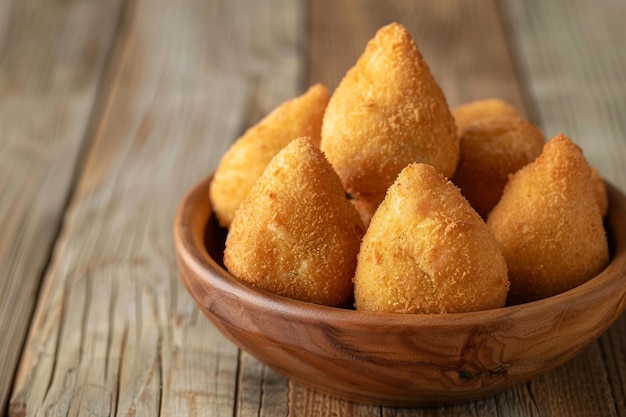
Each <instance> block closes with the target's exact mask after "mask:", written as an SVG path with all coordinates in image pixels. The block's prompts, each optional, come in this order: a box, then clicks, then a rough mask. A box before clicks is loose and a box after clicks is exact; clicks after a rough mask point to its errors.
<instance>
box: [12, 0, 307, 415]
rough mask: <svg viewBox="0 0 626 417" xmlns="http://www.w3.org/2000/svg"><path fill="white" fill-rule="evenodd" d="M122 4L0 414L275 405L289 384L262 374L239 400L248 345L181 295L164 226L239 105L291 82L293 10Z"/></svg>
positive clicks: (235, 119)
mask: <svg viewBox="0 0 626 417" xmlns="http://www.w3.org/2000/svg"><path fill="white" fill-rule="evenodd" d="M125 8H126V9H125V10H124V12H123V21H122V22H121V25H120V27H119V29H118V37H117V42H116V45H115V51H114V54H113V56H112V61H111V66H110V68H111V69H110V73H109V74H108V80H107V83H106V90H107V95H106V97H104V98H103V104H102V106H101V110H100V111H99V112H97V113H95V114H94V115H93V117H94V118H95V119H96V120H97V121H96V123H95V129H94V136H93V138H92V139H91V140H92V142H93V143H92V145H91V147H90V149H89V152H88V155H87V158H86V161H85V164H84V167H83V169H82V172H81V174H80V179H79V183H78V186H77V189H76V192H75V194H74V197H73V198H72V200H71V203H70V206H69V209H68V212H67V219H66V223H65V225H64V227H63V229H62V231H61V235H60V237H59V239H58V242H57V247H56V250H55V253H54V257H53V259H52V262H51V266H50V268H49V270H48V272H47V274H46V276H45V282H44V284H43V288H42V291H41V295H40V299H39V305H38V308H37V311H36V313H35V317H34V319H33V325H32V328H31V332H30V336H29V340H28V343H27V345H26V347H25V350H24V354H23V357H22V362H21V365H20V369H19V373H18V375H17V379H16V381H15V387H14V391H13V395H12V399H11V404H10V409H9V413H10V414H11V415H16V416H19V415H27V416H31V415H87V414H89V415H114V414H119V415H137V416H155V415H216V416H217V415H232V414H233V410H234V409H235V407H239V409H240V410H241V411H242V413H244V412H245V414H248V407H250V405H249V404H253V407H254V408H255V410H256V409H258V408H260V409H265V410H267V411H266V415H276V413H275V412H274V409H275V408H276V407H278V408H283V409H284V408H285V407H286V395H287V392H286V389H285V390H282V391H281V392H282V394H283V396H284V397H285V400H284V401H277V400H273V401H269V400H268V401H265V397H266V396H268V397H270V398H271V395H270V393H271V390H269V391H265V390H264V389H263V387H264V386H265V384H266V379H262V380H259V382H258V383H259V384H260V385H261V389H258V388H256V389H257V391H260V394H261V398H260V400H259V399H258V398H247V397H245V396H242V397H240V399H238V397H237V394H238V393H237V388H238V387H243V388H245V392H246V393H248V394H249V393H251V392H253V390H254V389H255V387H254V383H255V379H254V378H255V377H258V376H260V375H262V367H259V365H258V364H251V365H250V366H246V364H248V363H249V362H250V361H249V360H245V358H246V357H245V355H244V356H242V358H243V359H242V361H241V366H240V365H239V360H240V355H239V352H238V351H237V349H236V348H234V347H233V346H232V345H231V344H230V343H227V342H226V341H225V339H224V338H222V337H221V336H220V335H219V334H217V332H216V331H215V330H214V329H213V328H212V327H211V326H210V325H209V324H208V321H207V320H205V318H204V317H203V316H202V315H201V313H199V310H198V309H197V308H196V307H195V305H194V303H193V302H192V301H191V299H190V297H189V296H188V295H187V293H186V292H185V291H184V289H183V287H182V284H181V281H180V279H179V277H178V273H177V269H176V263H175V258H174V250H173V243H172V222H173V217H174V213H175V210H176V208H177V205H178V202H179V201H180V200H181V199H182V196H183V194H184V193H185V190H186V189H188V188H189V187H190V186H191V185H193V183H194V182H195V181H197V180H198V179H199V178H200V177H202V176H204V175H206V174H207V173H209V172H210V171H211V170H212V169H213V168H214V167H215V165H216V163H217V160H218V158H219V157H220V156H221V155H222V154H223V153H224V151H225V150H226V148H227V146H228V145H229V144H230V142H231V141H232V140H233V139H234V138H236V137H237V136H238V135H239V134H240V133H241V131H242V129H244V128H245V127H246V126H247V125H248V124H249V123H250V119H251V118H252V117H255V115H252V113H255V114H260V113H265V112H267V111H269V110H270V109H271V108H272V107H273V106H275V105H276V104H277V102H279V101H282V100H284V99H287V98H290V97H292V96H294V95H295V94H297V93H298V92H299V91H300V88H301V86H300V81H301V73H302V72H303V69H302V68H303V67H302V62H303V60H302V59H301V57H300V56H299V54H300V53H302V45H301V42H302V39H301V38H300V35H301V34H302V33H303V32H301V30H300V27H301V26H300V21H302V20H303V18H304V9H302V8H301V5H300V3H297V2H292V1H266V2H253V3H250V2H248V1H231V0H228V1H220V2H216V1H214V2H207V1H205V0H185V1H178V2H171V1H169V0H162V1H157V0H155V1H136V2H127V3H125ZM225 41H226V42H225ZM234 49H236V51H237V53H236V54H233V53H232V52H233V50H234ZM259 369H261V372H259ZM248 374H251V376H249V375H248ZM239 379H245V381H243V382H241V381H239ZM279 385H280V384H279ZM284 386H285V387H286V383H284ZM254 401H257V402H258V403H259V405H258V406H257V405H254V404H255V403H254ZM241 402H245V404H239V403H241ZM272 407H273V408H272ZM255 412H256V411H255ZM283 414H284V413H283Z"/></svg>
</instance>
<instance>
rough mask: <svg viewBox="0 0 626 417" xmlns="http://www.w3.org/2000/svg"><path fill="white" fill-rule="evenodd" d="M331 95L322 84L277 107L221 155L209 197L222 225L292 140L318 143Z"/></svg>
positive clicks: (229, 221) (224, 224)
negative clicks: (275, 157) (274, 158)
mask: <svg viewBox="0 0 626 417" xmlns="http://www.w3.org/2000/svg"><path fill="white" fill-rule="evenodd" d="M329 98H330V96H329V93H328V89H327V88H326V87H325V86H323V85H322V84H315V85H313V86H311V87H310V88H309V89H308V90H307V91H306V92H305V93H304V94H302V95H301V96H299V97H296V98H294V99H292V100H289V101H286V102H284V103H282V104H281V105H279V106H278V107H276V108H275V109H274V110H273V111H272V112H271V113H269V114H268V115H267V116H265V117H264V118H263V119H262V120H261V121H259V122H258V123H257V124H256V125H254V126H252V127H251V128H250V129H248V130H247V131H246V132H245V133H244V134H243V135H242V136H241V137H240V138H239V139H238V140H237V141H236V142H235V143H234V144H233V145H232V146H231V147H230V149H229V150H228V151H227V152H226V154H225V155H224V156H223V157H222V159H221V161H220V163H219V165H218V167H217V169H216V170H215V174H214V177H213V181H212V183H211V188H210V190H209V197H210V199H211V203H212V205H213V210H214V212H215V215H216V217H217V219H218V221H219V223H220V225H222V226H223V227H230V223H231V222H232V220H233V216H234V215H235V211H236V210H237V208H238V207H239V204H241V202H242V201H243V199H244V198H245V197H246V195H247V194H248V193H249V192H250V189H251V188H252V186H253V185H254V183H255V182H256V180H257V179H258V178H259V176H260V175H261V173H262V172H263V170H264V169H265V167H266V166H267V164H269V162H270V161H271V160H272V158H273V157H274V156H275V155H276V154H277V153H278V152H279V151H280V150H281V149H283V148H284V147H285V146H286V145H287V144H288V143H289V142H291V141H292V140H293V139H295V138H297V137H303V136H306V137H309V138H311V140H312V141H313V143H314V144H315V145H317V146H319V142H320V137H321V129H322V119H323V116H324V111H325V110H326V105H327V104H328V100H329Z"/></svg>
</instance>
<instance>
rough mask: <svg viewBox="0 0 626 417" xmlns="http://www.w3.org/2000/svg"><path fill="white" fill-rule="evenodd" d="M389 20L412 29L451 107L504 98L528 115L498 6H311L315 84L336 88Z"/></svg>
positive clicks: (396, 2)
mask: <svg viewBox="0 0 626 417" xmlns="http://www.w3.org/2000/svg"><path fill="white" fill-rule="evenodd" d="M390 22H399V23H401V24H403V25H404V26H406V27H407V28H408V29H409V32H410V33H411V35H412V36H413V38H414V39H415V41H416V43H417V45H418V47H419V48H420V50H421V52H422V55H423V56H424V59H425V60H426V62H427V63H428V65H429V67H430V70H431V72H432V73H433V74H434V76H435V79H436V80H437V82H438V83H439V84H440V85H441V88H442V89H443V91H444V93H445V95H446V98H447V99H448V104H449V105H450V106H451V107H454V106H457V105H459V104H461V103H464V102H467V101H470V100H476V99H480V98H489V97H499V98H501V99H503V100H507V101H509V102H510V103H511V104H513V105H514V106H516V107H517V108H519V109H520V111H522V112H525V111H527V110H528V109H527V105H526V102H525V98H524V95H523V92H522V90H521V88H520V84H519V82H518V80H517V77H516V73H515V69H514V67H513V63H512V61H511V58H510V54H509V50H508V46H507V44H506V41H505V38H504V36H503V35H504V33H503V28H502V26H501V22H500V19H499V16H498V10H497V8H496V7H495V2H494V1H493V0H471V1H463V2H458V1H454V0H444V1H419V2H416V1H407V0H392V1H386V2H379V1H376V0H365V1H360V0H341V1H334V0H321V1H313V2H310V22H309V26H310V29H309V30H310V37H311V39H310V41H309V45H310V46H309V71H308V76H309V82H315V81H319V82H322V83H324V84H326V85H327V86H328V87H329V88H331V89H334V88H335V87H336V86H337V84H338V83H339V81H340V80H341V78H342V77H343V76H344V74H345V72H346V71H347V70H348V69H349V68H350V67H351V66H352V65H354V63H355V61H356V59H357V58H358V56H359V55H360V54H361V53H362V52H363V50H364V49H365V44H366V42H367V41H368V40H369V39H370V38H372V37H373V36H374V33H375V32H376V30H377V29H378V28H380V27H381V26H383V25H385V24H388V23H390Z"/></svg>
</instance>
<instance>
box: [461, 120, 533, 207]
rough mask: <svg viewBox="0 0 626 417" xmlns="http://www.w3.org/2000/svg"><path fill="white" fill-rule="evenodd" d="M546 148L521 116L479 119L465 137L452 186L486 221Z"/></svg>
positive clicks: (529, 124) (531, 125) (472, 124)
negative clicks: (514, 177) (511, 182)
mask: <svg viewBox="0 0 626 417" xmlns="http://www.w3.org/2000/svg"><path fill="white" fill-rule="evenodd" d="M544 144H545V137H544V135H543V133H542V132H541V131H540V130H539V129H538V128H537V127H536V126H535V125H533V124H532V123H530V122H529V121H528V120H526V119H525V118H523V117H521V116H518V115H514V116H511V115H500V116H491V117H486V118H482V119H479V120H477V121H474V122H472V123H469V124H468V125H466V127H465V130H464V131H463V134H462V135H461V157H460V160H459V165H458V167H457V170H456V172H455V173H454V177H452V182H454V183H455V184H456V185H457V186H458V187H459V188H460V189H461V192H462V193H463V195H464V196H465V198H467V200H468V201H469V202H470V204H471V205H472V207H474V209H475V210H476V211H477V212H478V214H480V215H481V216H482V217H483V218H484V219H486V218H487V214H489V212H490V211H491V209H492V208H493V207H494V206H495V205H496V203H497V202H498V200H500V196H501V195H502V190H504V186H505V185H506V183H507V181H508V176H509V174H512V173H514V172H516V171H517V170H519V169H520V168H522V167H523V166H525V165H527V164H529V163H530V162H532V161H534V160H535V159H536V158H537V157H538V156H539V155H540V154H541V151H542V149H543V145H544Z"/></svg>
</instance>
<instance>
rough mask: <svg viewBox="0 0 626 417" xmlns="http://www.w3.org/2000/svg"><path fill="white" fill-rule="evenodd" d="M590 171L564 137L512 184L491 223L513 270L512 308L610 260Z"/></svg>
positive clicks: (569, 284) (580, 279)
mask: <svg viewBox="0 0 626 417" xmlns="http://www.w3.org/2000/svg"><path fill="white" fill-rule="evenodd" d="M591 175H592V174H591V168H590V166H589V164H588V163H587V161H586V159H585V157H584V156H583V152H582V150H581V149H580V148H579V147H578V146H577V145H575V144H574V143H573V142H572V141H571V140H570V139H568V138H567V137H566V136H564V135H562V134H561V135H558V136H556V137H555V138H553V139H551V140H550V141H549V142H548V143H547V144H546V145H545V146H544V149H543V152H542V153H541V156H539V158H537V160H536V161H535V162H533V163H531V164H529V165H527V166H526V167H524V168H522V169H521V170H519V171H518V172H517V173H515V174H514V175H513V176H511V179H510V180H509V183H508V184H507V186H506V187H505V189H504V193H503V194H502V198H501V199H500V202H499V203H498V204H497V205H496V206H495V207H494V209H493V210H492V211H491V213H490V214H489V218H488V220H487V225H488V226H489V228H490V230H491V231H492V233H493V234H494V236H495V238H496V240H497V241H498V243H499V244H500V247H501V248H502V252H503V253H504V256H505V258H506V260H507V265H508V268H509V278H510V280H511V291H510V294H509V304H520V303H524V302H528V301H533V300H538V299H541V298H545V297H550V296H552V295H555V294H559V293H561V292H564V291H567V290H569V289H571V288H574V287H576V286H578V285H580V284H582V283H584V282H585V281H587V280H588V279H590V278H592V277H594V276H595V275H597V274H598V273H599V272H600V271H602V269H603V268H604V267H605V266H606V265H607V263H608V260H609V252H608V244H607V239H606V234H605V231H604V228H603V225H602V216H601V214H600V208H599V206H598V203H597V201H596V197H595V196H594V190H593V187H592V180H591Z"/></svg>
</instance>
